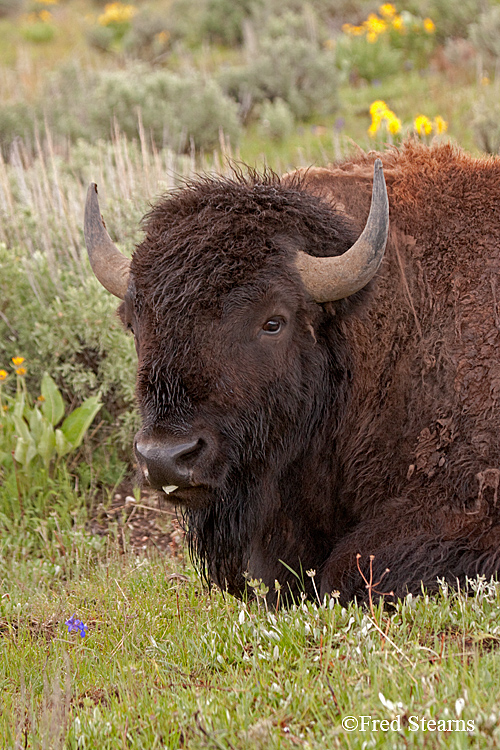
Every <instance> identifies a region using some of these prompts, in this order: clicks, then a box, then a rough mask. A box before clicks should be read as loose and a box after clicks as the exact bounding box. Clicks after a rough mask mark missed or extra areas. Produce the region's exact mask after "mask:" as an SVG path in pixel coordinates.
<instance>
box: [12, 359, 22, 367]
mask: <svg viewBox="0 0 500 750" xmlns="http://www.w3.org/2000/svg"><path fill="white" fill-rule="evenodd" d="M23 362H24V357H12V364H13V365H14V366H15V367H19V365H22V363H23Z"/></svg>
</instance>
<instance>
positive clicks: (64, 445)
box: [55, 429, 73, 456]
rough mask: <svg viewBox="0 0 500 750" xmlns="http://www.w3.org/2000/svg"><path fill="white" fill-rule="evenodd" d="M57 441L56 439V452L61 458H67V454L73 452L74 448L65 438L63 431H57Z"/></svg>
mask: <svg viewBox="0 0 500 750" xmlns="http://www.w3.org/2000/svg"><path fill="white" fill-rule="evenodd" d="M55 439H56V451H57V453H58V454H59V456H65V455H66V454H67V453H69V452H70V451H71V450H73V446H72V445H71V443H70V442H69V440H66V438H65V437H64V433H63V432H62V431H61V430H59V429H58V430H56V431H55Z"/></svg>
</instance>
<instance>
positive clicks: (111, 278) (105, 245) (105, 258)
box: [83, 182, 130, 299]
mask: <svg viewBox="0 0 500 750" xmlns="http://www.w3.org/2000/svg"><path fill="white" fill-rule="evenodd" d="M83 233H84V235H85V244H86V245H87V252H88V254H89V260H90V265H91V266H92V270H93V272H94V273H95V275H96V277H97V278H98V280H99V281H100V282H101V284H102V285H103V287H105V289H107V290H108V292H111V294H114V295H115V297H119V298H120V299H123V298H124V297H125V293H126V291H127V288H128V279H129V274H130V261H129V259H128V258H126V257H125V256H124V255H123V253H121V252H120V251H119V250H118V248H117V247H116V245H115V244H114V243H113V241H112V240H111V237H110V236H109V234H108V232H107V230H106V227H105V225H104V221H103V220H102V216H101V212H100V210H99V201H98V199H97V185H96V184H95V183H94V182H92V183H91V184H90V185H89V189H88V190H87V201H86V203H85V219H84V228H83Z"/></svg>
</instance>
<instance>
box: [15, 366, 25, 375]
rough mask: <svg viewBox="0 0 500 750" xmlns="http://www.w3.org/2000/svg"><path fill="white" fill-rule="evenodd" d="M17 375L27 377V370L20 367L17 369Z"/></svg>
mask: <svg viewBox="0 0 500 750" xmlns="http://www.w3.org/2000/svg"><path fill="white" fill-rule="evenodd" d="M16 375H21V376H22V375H26V368H25V367H18V368H17V369H16Z"/></svg>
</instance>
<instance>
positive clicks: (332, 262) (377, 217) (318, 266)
mask: <svg viewBox="0 0 500 750" xmlns="http://www.w3.org/2000/svg"><path fill="white" fill-rule="evenodd" d="M388 232H389V201H388V199H387V189H386V186H385V180H384V171H383V169H382V162H381V161H380V159H376V161H375V169H374V174H373V190H372V203H371V207H370V213H369V215H368V220H367V222H366V225H365V228H364V229H363V232H362V234H361V236H360V237H359V238H358V239H357V241H356V242H355V243H354V245H353V246H352V247H351V248H349V250H347V252H345V253H344V254H343V255H335V256H331V257H328V258H316V257H313V256H312V255H307V254H306V253H303V252H299V253H297V258H296V261H295V263H296V267H297V269H298V271H299V273H300V275H301V277H302V281H303V282H304V286H305V287H306V289H307V291H308V292H309V294H310V295H311V297H312V298H313V299H315V300H316V302H333V301H334V300H337V299H344V298H345V297H349V295H351V294H354V292H357V291H359V289H362V288H363V287H364V286H366V284H368V282H369V281H370V279H371V278H373V276H374V275H375V274H376V272H377V269H378V267H379V266H380V263H381V262H382V258H383V257H384V250H385V245H386V243H387V235H388Z"/></svg>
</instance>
